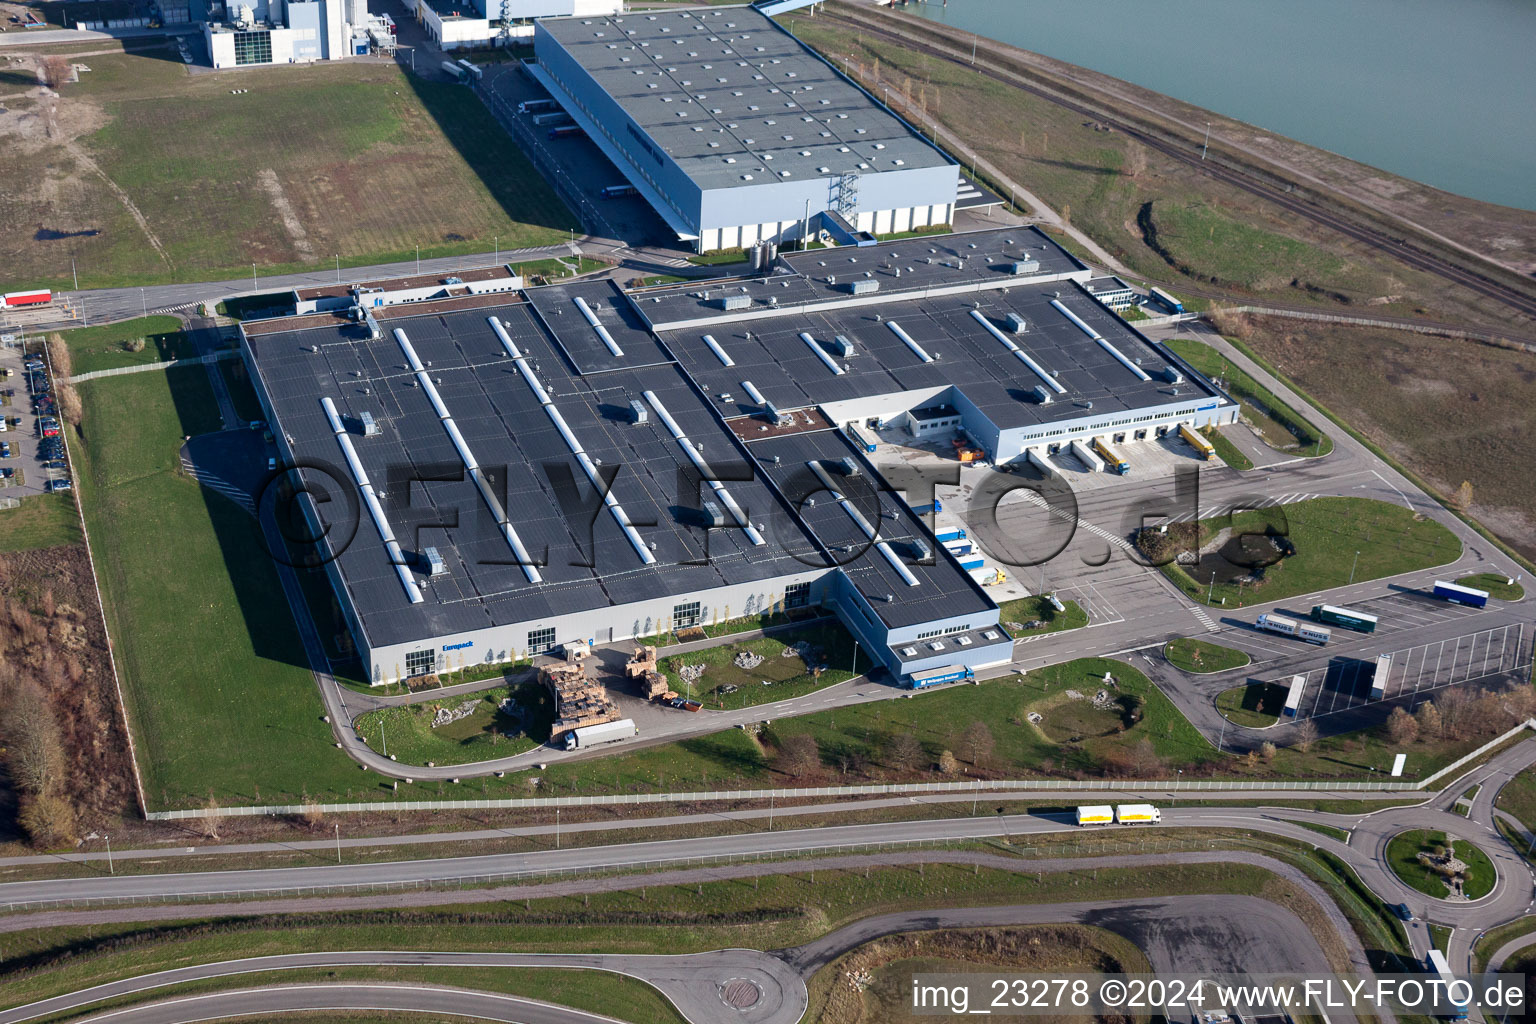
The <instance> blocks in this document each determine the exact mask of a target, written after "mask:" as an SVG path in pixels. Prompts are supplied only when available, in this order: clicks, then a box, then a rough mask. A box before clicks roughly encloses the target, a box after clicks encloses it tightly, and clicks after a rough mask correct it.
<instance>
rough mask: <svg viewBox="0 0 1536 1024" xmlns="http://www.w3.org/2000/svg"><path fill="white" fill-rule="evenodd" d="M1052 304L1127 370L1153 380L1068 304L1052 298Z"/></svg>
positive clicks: (1142, 378)
mask: <svg viewBox="0 0 1536 1024" xmlns="http://www.w3.org/2000/svg"><path fill="white" fill-rule="evenodd" d="M1051 305H1053V306H1055V307H1056V309H1057V311H1058V312H1059V313H1061V315H1062V316H1064V317H1066V318H1067V319H1068V320H1071V321H1072V322H1073V323H1074V324H1076V325H1077V327H1078V330H1080V331H1082V332H1083V333H1084V334H1086V335H1088V337H1090V338H1092V339H1093V340H1094V341H1096V342H1098V343H1099V347H1100V348H1102V349H1103V350H1104V351H1105V352H1108V353H1109V354H1110V355H1112V356H1114V357H1115V358H1116V359H1117V360H1119V362H1120V365H1121V366H1123V367H1125V368H1126V369H1127V370H1130V371H1131V372H1132V373H1134V374H1135V375H1136V376H1137V377H1138V378H1140V379H1141V380H1151V379H1152V378H1151V377H1149V376H1147V373H1146V371H1145V370H1143V369H1142V368H1141V367H1139V366H1137V365H1136V364H1135V363H1133V362H1131V361H1130V360H1129V359H1127V358H1126V357H1125V353H1123V352H1121V351H1120V350H1119V349H1117V348H1115V346H1114V345H1112V344H1110V342H1109V339H1108V338H1106V337H1104V336H1103V335H1102V334H1100V333H1099V332H1098V331H1096V330H1094V329H1093V328H1092V327H1089V326H1088V325H1087V324H1085V323H1083V321H1082V320H1081V319H1080V318H1079V317H1078V315H1077V314H1076V313H1074V312H1072V311H1071V310H1070V309H1068V308H1067V307H1066V306H1063V305H1062V304H1061V300H1059V299H1052V300H1051Z"/></svg>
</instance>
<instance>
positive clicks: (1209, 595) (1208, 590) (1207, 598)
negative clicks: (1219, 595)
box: [1205, 569, 1216, 604]
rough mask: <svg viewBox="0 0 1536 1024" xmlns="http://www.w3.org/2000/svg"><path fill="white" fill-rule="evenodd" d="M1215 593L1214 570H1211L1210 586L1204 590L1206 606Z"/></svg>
mask: <svg viewBox="0 0 1536 1024" xmlns="http://www.w3.org/2000/svg"><path fill="white" fill-rule="evenodd" d="M1215 593H1216V570H1215V569H1212V570H1211V585H1210V586H1209V587H1206V588H1205V603H1206V604H1210V603H1211V599H1212V597H1213V596H1214V595H1215Z"/></svg>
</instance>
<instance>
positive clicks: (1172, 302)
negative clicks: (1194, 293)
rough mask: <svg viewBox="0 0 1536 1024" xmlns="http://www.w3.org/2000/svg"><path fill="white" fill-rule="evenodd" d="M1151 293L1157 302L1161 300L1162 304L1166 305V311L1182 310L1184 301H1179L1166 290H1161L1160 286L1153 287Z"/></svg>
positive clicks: (1177, 311) (1178, 311) (1180, 311)
mask: <svg viewBox="0 0 1536 1024" xmlns="http://www.w3.org/2000/svg"><path fill="white" fill-rule="evenodd" d="M1151 295H1152V297H1153V298H1154V299H1156V300H1157V301H1158V302H1161V303H1162V304H1163V305H1164V306H1167V307H1168V312H1170V313H1182V312H1184V303H1182V302H1180V301H1179V300H1178V299H1176V298H1174V297H1173V296H1172V295H1169V294H1168V293H1167V292H1165V291H1163V290H1162V289H1161V288H1153V289H1152V292H1151Z"/></svg>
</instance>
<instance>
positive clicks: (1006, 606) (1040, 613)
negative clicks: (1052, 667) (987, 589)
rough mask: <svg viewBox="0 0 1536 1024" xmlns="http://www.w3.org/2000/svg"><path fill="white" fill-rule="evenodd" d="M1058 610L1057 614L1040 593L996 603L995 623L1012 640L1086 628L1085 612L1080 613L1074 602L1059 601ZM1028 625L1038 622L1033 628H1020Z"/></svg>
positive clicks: (1086, 614) (1077, 605)
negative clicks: (1016, 624) (996, 617)
mask: <svg viewBox="0 0 1536 1024" xmlns="http://www.w3.org/2000/svg"><path fill="white" fill-rule="evenodd" d="M1061 607H1062V610H1061V611H1059V612H1058V611H1057V610H1056V608H1055V607H1054V606H1053V605H1052V604H1051V602H1049V601H1047V600H1046V599H1045V595H1043V594H1040V595H1036V596H1034V597H1021V598H1019V599H1017V600H1014V601H1004V602H1003V603H1002V604H1000V605H999V606H998V609H999V615H998V620H997V621H998V622H1000V623H1002V624H1003V628H1005V629H1007V630H1008V632H1010V633H1012V634H1013V635H1014V636H1015V637H1024V636H1043V635H1044V634H1046V633H1060V632H1062V631H1064V630H1068V629H1081V628H1082V627H1083V626H1086V625H1088V613H1087V612H1085V611H1083V609H1082V606H1081V605H1079V604H1078V603H1077V602H1076V601H1062V602H1061ZM1031 622H1038V623H1039V625H1038V626H1034V627H1033V628H1022V627H1026V626H1028V625H1029V623H1031ZM1012 623H1018V625H1019V627H1020V628H1015V627H1014V626H1013V625H1012Z"/></svg>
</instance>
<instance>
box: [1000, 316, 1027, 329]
mask: <svg viewBox="0 0 1536 1024" xmlns="http://www.w3.org/2000/svg"><path fill="white" fill-rule="evenodd" d="M1003 323H1005V324H1007V325H1008V330H1009V331H1010V332H1011V333H1013V334H1023V333H1024V332H1025V331H1028V330H1029V324H1027V323H1025V322H1024V318H1023V317H1021V316H1019V314H1017V313H1009V314H1008V315H1007V316H1006V317H1004V318H1003Z"/></svg>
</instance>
